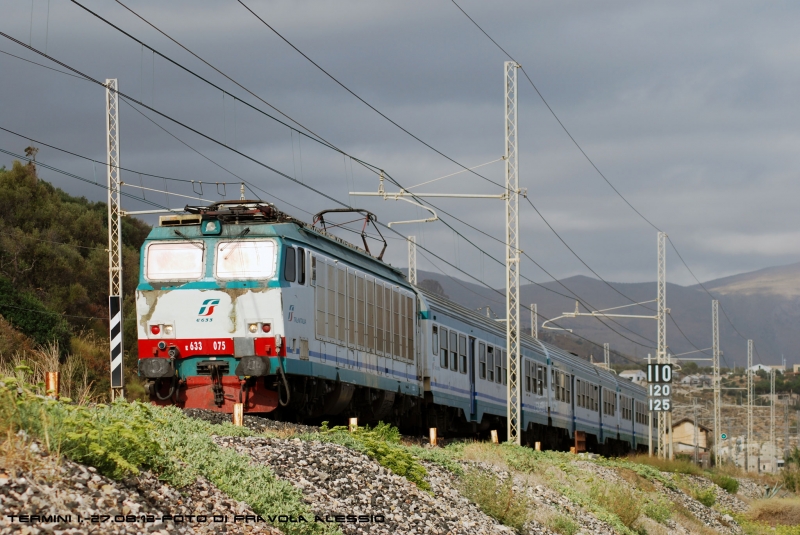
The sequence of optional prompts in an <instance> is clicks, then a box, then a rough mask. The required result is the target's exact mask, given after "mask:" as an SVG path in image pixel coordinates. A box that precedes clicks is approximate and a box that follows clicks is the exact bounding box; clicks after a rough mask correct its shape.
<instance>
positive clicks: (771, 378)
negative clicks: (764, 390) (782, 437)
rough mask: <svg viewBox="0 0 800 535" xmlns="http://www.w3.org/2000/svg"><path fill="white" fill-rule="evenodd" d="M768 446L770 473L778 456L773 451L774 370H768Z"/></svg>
mask: <svg viewBox="0 0 800 535" xmlns="http://www.w3.org/2000/svg"><path fill="white" fill-rule="evenodd" d="M769 445H770V447H771V448H772V466H771V468H772V472H773V473H774V472H775V471H776V466H775V465H776V464H778V455H777V453H776V451H775V368H771V369H770V370H769Z"/></svg>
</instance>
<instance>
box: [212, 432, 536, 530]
mask: <svg viewBox="0 0 800 535" xmlns="http://www.w3.org/2000/svg"><path fill="white" fill-rule="evenodd" d="M214 440H215V442H216V443H217V444H218V445H220V446H224V447H228V448H234V449H235V450H236V451H237V452H239V453H241V454H244V455H249V456H250V457H251V458H252V459H253V461H254V462H257V463H263V464H266V465H268V466H269V467H270V468H271V469H272V471H273V472H275V474H276V475H277V476H278V477H280V478H282V479H285V480H288V481H290V482H291V483H292V484H293V485H294V486H295V487H297V488H299V489H300V490H301V491H302V492H303V496H304V498H305V501H306V502H307V503H308V504H309V505H310V507H311V509H312V511H313V512H314V514H316V515H319V516H321V517H326V516H327V517H329V518H334V517H335V515H356V516H358V515H364V516H367V517H370V518H371V521H369V522H343V523H340V527H341V529H342V531H343V532H344V533H347V534H362V533H370V534H376V535H377V534H380V535H384V534H385V535H389V534H392V535H395V534H403V535H405V534H408V535H415V534H420V535H421V534H430V535H446V534H449V535H473V534H475V535H477V534H496V533H499V534H502V533H507V534H509V535H510V534H512V533H514V532H513V530H511V529H510V528H507V527H505V526H502V525H500V524H498V523H497V522H496V521H495V520H493V519H491V518H490V517H488V516H486V515H484V514H483V513H481V512H480V511H479V510H478V508H477V507H476V506H475V505H474V504H472V503H470V502H469V500H467V499H466V498H464V497H463V496H461V495H460V494H459V493H458V492H457V491H456V490H454V484H453V483H454V482H453V480H452V479H451V478H450V476H448V475H446V474H445V473H444V471H442V470H440V469H438V468H436V467H434V466H431V465H428V466H427V468H428V470H429V483H430V484H431V487H432V493H430V494H429V493H428V492H426V491H423V490H420V489H419V488H417V486H416V485H414V484H413V483H411V482H409V481H408V480H407V479H405V478H403V477H401V476H398V475H395V474H393V473H392V472H390V471H389V470H387V469H386V468H384V467H382V466H380V465H379V464H378V463H377V462H375V461H373V460H371V459H370V458H369V457H367V456H366V455H363V454H361V453H359V452H356V451H353V450H350V449H348V448H345V447H343V446H340V445H338V444H332V443H327V442H318V441H301V440H299V439H292V440H281V439H272V438H255V437H253V438H233V437H215V439H214ZM532 533H536V532H532ZM541 533H544V532H541Z"/></svg>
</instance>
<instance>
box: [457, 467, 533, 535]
mask: <svg viewBox="0 0 800 535" xmlns="http://www.w3.org/2000/svg"><path fill="white" fill-rule="evenodd" d="M460 490H461V493H462V494H463V495H464V496H466V497H467V498H469V499H470V500H472V501H473V502H474V503H475V504H476V505H477V506H478V507H479V508H480V510H481V511H483V512H484V513H486V514H487V515H489V516H491V517H492V518H494V519H495V520H497V521H498V522H500V523H501V524H504V525H506V526H508V527H510V528H513V529H515V530H517V531H522V529H523V527H524V526H525V523H526V522H527V521H528V508H529V503H528V499H527V498H526V497H525V495H524V494H521V493H517V492H515V491H514V480H513V478H512V477H509V478H507V479H506V480H505V481H503V482H501V481H499V480H498V478H496V477H495V476H494V474H492V473H491V472H483V471H480V470H477V469H471V470H468V471H467V472H466V473H465V474H464V475H463V476H462V477H461V480H460Z"/></svg>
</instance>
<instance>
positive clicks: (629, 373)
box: [619, 370, 647, 386]
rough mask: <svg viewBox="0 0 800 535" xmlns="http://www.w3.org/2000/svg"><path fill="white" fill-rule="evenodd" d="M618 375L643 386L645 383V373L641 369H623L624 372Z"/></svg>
mask: <svg viewBox="0 0 800 535" xmlns="http://www.w3.org/2000/svg"><path fill="white" fill-rule="evenodd" d="M619 376H620V377H622V378H623V379H628V380H629V381H632V382H634V383H636V384H637V385H642V386H644V385H646V384H647V374H646V373H644V372H643V371H642V370H625V371H624V372H622V373H620V374H619Z"/></svg>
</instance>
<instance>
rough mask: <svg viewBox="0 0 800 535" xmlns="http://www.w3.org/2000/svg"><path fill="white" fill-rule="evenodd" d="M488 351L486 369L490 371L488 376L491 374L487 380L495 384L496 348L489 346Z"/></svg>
mask: <svg viewBox="0 0 800 535" xmlns="http://www.w3.org/2000/svg"><path fill="white" fill-rule="evenodd" d="M486 351H487V356H486V369H487V370H488V374H489V375H488V377H487V379H488V380H489V381H490V382H492V383H493V382H494V347H492V346H489V347H488V349H487V350H486Z"/></svg>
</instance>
